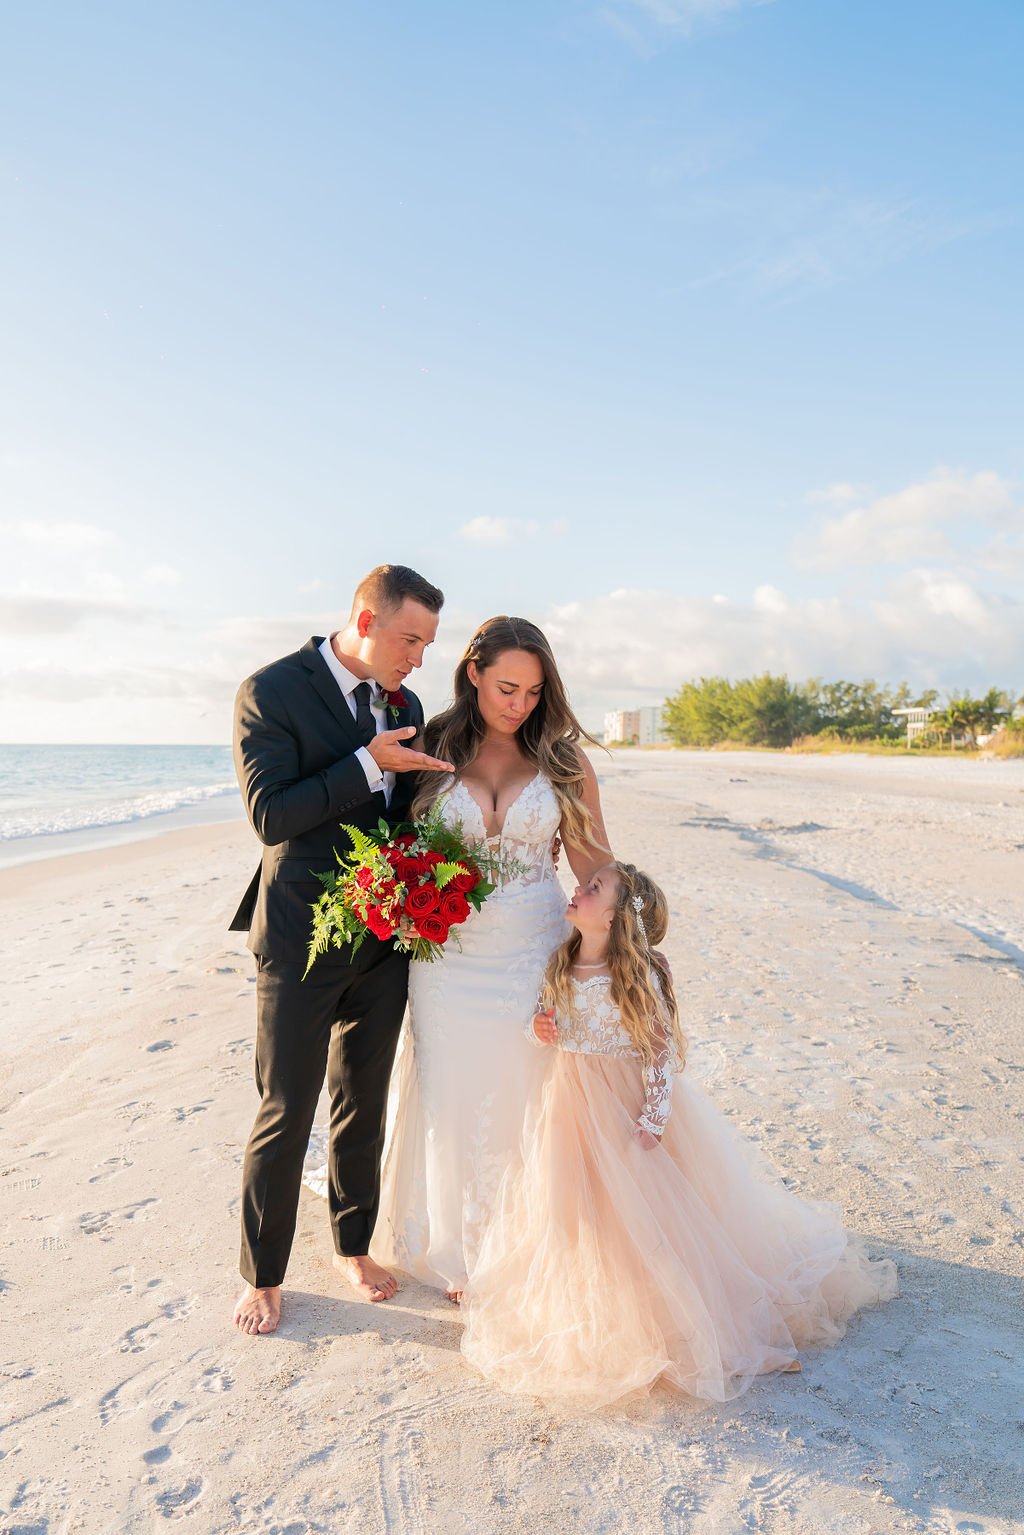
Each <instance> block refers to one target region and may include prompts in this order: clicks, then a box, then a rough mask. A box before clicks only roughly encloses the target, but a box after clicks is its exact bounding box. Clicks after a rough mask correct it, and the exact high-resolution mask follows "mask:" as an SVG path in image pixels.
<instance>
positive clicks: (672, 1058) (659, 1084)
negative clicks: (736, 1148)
mask: <svg viewBox="0 0 1024 1535" xmlns="http://www.w3.org/2000/svg"><path fill="white" fill-rule="evenodd" d="M652 979H653V981H654V989H655V991H657V993H658V995H659V997H660V996H661V995H662V987H661V982H660V981H659V979H658V972H657V971H656V970H655V971H653V973H652ZM659 1033H660V1038H659V1040H658V1048H657V1051H656V1053H655V1057H654V1060H653V1061H650V1062H649V1063H648V1064H647V1065H646V1066H645V1067H644V1087H645V1095H644V1106H643V1111H642V1113H641V1115H640V1118H639V1119H638V1120H637V1125H638V1126H639V1128H640V1129H641V1130H647V1131H648V1132H649V1133H650V1134H651V1135H657V1136H660V1135H663V1134H664V1131H665V1126H666V1125H667V1124H668V1116H669V1115H670V1114H671V1112H672V1083H673V1081H674V1079H675V1074H676V1070H677V1067H678V1065H679V1062H678V1061H677V1060H676V1052H675V1050H674V1048H673V1046H672V1045H671V1043H670V1042H669V1039H668V1037H667V1035H666V1034H665V1032H664V1029H663V1028H662V1029H661V1030H659Z"/></svg>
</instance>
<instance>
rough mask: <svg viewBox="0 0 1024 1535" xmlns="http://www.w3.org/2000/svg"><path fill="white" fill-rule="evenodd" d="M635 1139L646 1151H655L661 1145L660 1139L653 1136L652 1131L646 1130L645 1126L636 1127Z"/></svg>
mask: <svg viewBox="0 0 1024 1535" xmlns="http://www.w3.org/2000/svg"><path fill="white" fill-rule="evenodd" d="M633 1139H634V1140H635V1141H638V1142H639V1144H640V1145H641V1146H642V1147H643V1148H644V1150H645V1151H653V1150H654V1148H655V1146H660V1145H661V1142H660V1141H659V1139H658V1137H657V1136H656V1135H652V1134H651V1132H650V1130H645V1129H644V1127H643V1125H634V1127H633Z"/></svg>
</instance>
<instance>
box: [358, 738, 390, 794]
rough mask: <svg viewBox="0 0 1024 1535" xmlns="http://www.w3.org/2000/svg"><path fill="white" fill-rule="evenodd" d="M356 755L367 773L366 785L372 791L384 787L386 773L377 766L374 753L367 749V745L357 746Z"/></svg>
mask: <svg viewBox="0 0 1024 1535" xmlns="http://www.w3.org/2000/svg"><path fill="white" fill-rule="evenodd" d="M356 756H357V757H358V758H359V761H360V762H361V763H362V767H363V772H364V773H365V774H366V786H367V788H368V789H369V790H370V792H371V793H372V792H374V791H375V790H377V789H383V787H384V774H383V772H382V770H381V769H380V768H379V767H378V766H377V763H376V762H375V761H374V759H373V756H372V754H371V753H370V752H369V751H368V750H367V748H366V747H365V746H360V747H357V748H356Z"/></svg>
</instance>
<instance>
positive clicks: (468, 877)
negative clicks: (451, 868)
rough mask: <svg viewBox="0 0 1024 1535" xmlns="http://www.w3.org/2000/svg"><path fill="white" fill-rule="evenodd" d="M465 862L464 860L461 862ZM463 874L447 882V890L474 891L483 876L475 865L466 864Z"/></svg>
mask: <svg viewBox="0 0 1024 1535" xmlns="http://www.w3.org/2000/svg"><path fill="white" fill-rule="evenodd" d="M463 861H464V862H465V860H463ZM466 870H467V872H466V873H465V874H456V875H455V877H454V879H451V880H449V881H448V889H449V890H475V889H476V887H477V885H479V883H480V881H481V879H482V878H483V875H482V874H481V873H480V870H479V869H478V868H477V867H476V865H475V864H472V863H466Z"/></svg>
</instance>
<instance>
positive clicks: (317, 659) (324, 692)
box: [299, 635, 361, 751]
mask: <svg viewBox="0 0 1024 1535" xmlns="http://www.w3.org/2000/svg"><path fill="white" fill-rule="evenodd" d="M299 655H300V656H301V657H302V664H303V666H304V667H305V668H306V671H307V673H308V675H309V680H310V682H311V683H312V685H313V687H314V688H315V689H316V691H317V692H318V693H319V694H320V697H321V698H322V699H323V701H324V703H325V704H326V705H327V707H328V709H330V711H331V713H332V714H333V715H334V718H335V719H336V720H337V721H338V724H339V725H340V726H341V727H342V729H343V730H344V732H345V734H346V735H347V736H348V737H349V739H350V740H351V741H352V749H353V751H354V750H355V748H356V747H357V746H359V745H361V738H360V736H359V732H358V730H357V729H356V722H355V716H354V715H353V713H352V710H351V709H350V708H349V706H348V704H347V703H346V702H345V698H344V695H343V694H342V691H341V689H340V688H339V686H338V684H337V682H336V681H335V679H334V678H333V677H332V676H331V672H330V668H329V667H328V665H327V662H326V661H325V660H324V658H323V656H322V655H321V654H320V641H319V640H318V639H317V637H316V635H314V636H313V638H312V639H311V640H307V641H306V643H305V645H303V647H302V649H301V650H300V651H299Z"/></svg>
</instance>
